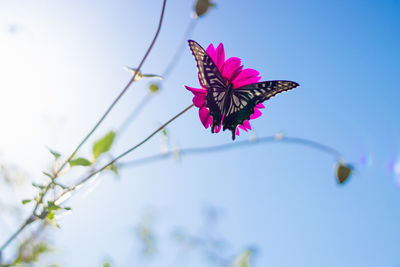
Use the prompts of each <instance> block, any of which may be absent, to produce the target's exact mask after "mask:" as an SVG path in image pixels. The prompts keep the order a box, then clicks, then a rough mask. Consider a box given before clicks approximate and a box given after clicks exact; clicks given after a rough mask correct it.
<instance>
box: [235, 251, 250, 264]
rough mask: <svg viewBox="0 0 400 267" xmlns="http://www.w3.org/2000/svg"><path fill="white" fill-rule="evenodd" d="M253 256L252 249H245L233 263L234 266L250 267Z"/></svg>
mask: <svg viewBox="0 0 400 267" xmlns="http://www.w3.org/2000/svg"><path fill="white" fill-rule="evenodd" d="M251 256H252V252H251V250H245V251H244V252H242V253H240V254H239V255H238V256H237V257H236V259H235V262H234V263H233V267H250V259H251Z"/></svg>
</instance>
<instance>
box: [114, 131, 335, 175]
mask: <svg viewBox="0 0 400 267" xmlns="http://www.w3.org/2000/svg"><path fill="white" fill-rule="evenodd" d="M271 142H283V143H295V144H300V145H304V146H308V147H312V148H314V149H317V150H320V151H323V152H326V153H328V154H331V155H332V156H334V157H335V158H336V159H337V160H338V161H340V160H341V158H342V156H341V154H340V153H339V152H338V151H337V150H336V149H334V148H332V147H329V146H327V145H324V144H320V143H318V142H315V141H312V140H308V139H304V138H299V137H287V136H284V137H280V138H277V137H276V136H266V137H261V138H257V139H255V140H244V141H237V142H232V143H226V144H222V145H216V146H206V147H194V148H183V149H177V150H172V151H169V152H167V153H161V154H157V155H152V156H148V157H143V158H141V159H135V160H132V161H127V162H122V163H120V164H119V167H121V168H129V167H134V166H137V165H140V164H145V163H149V162H154V161H158V160H162V159H167V158H170V157H171V156H174V155H175V154H176V153H178V154H179V155H189V154H201V153H210V152H218V151H224V150H228V149H234V148H239V147H244V146H249V145H258V144H261V143H271Z"/></svg>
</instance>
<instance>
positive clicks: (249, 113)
mask: <svg viewBox="0 0 400 267" xmlns="http://www.w3.org/2000/svg"><path fill="white" fill-rule="evenodd" d="M278 81H281V82H290V83H292V84H293V86H292V87H289V88H287V89H284V90H282V91H279V92H277V93H276V94H274V95H271V96H270V97H268V98H265V99H264V100H262V101H260V102H259V103H263V102H264V101H266V100H268V99H270V98H272V97H274V96H276V95H278V94H280V93H283V92H286V91H290V90H292V89H294V88H296V87H298V86H299V85H300V84H299V83H297V82H294V81H289V80H269V81H262V82H258V83H264V82H278ZM246 86H248V85H245V86H242V87H239V88H245V87H246ZM239 88H237V89H239ZM259 103H254V105H251V106H249V107H248V108H249V109H250V110H251V111H250V112H248V115H247V116H245V117H243V118H242V119H241V122H240V123H238V124H236V125H234V124H231V125H223V131H225V130H229V131H231V132H232V140H235V138H236V129H237V127H238V126H239V125H241V124H242V123H243V122H244V121H245V120H249V119H250V116H251V115H253V113H254V109H255V106H256V105H257V104H259ZM242 112H243V110H242ZM242 114H243V113H242Z"/></svg>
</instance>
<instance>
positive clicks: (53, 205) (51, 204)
mask: <svg viewBox="0 0 400 267" xmlns="http://www.w3.org/2000/svg"><path fill="white" fill-rule="evenodd" d="M47 209H48V210H49V213H51V212H53V211H56V210H60V209H62V208H61V207H60V206H58V205H57V204H56V203H54V201H47Z"/></svg>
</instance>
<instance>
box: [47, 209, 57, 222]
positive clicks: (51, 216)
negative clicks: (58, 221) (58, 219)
mask: <svg viewBox="0 0 400 267" xmlns="http://www.w3.org/2000/svg"><path fill="white" fill-rule="evenodd" d="M55 215H56V214H55V212H54V211H51V212H48V213H47V215H46V217H47V219H49V220H50V221H53V220H54V216H55Z"/></svg>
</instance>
